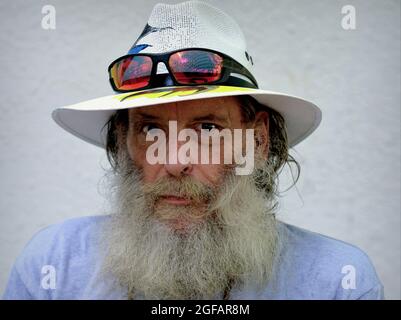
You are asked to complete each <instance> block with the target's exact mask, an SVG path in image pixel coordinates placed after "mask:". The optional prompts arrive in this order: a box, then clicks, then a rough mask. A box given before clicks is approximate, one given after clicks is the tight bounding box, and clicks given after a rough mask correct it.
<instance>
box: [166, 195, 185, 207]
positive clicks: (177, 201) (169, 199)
mask: <svg viewBox="0 0 401 320" xmlns="http://www.w3.org/2000/svg"><path fill="white" fill-rule="evenodd" d="M160 200H162V201H164V202H166V203H169V204H174V205H180V206H185V205H189V204H190V203H191V202H192V201H191V199H188V198H185V197H178V196H174V195H164V196H161V197H160Z"/></svg>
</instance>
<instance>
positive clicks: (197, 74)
mask: <svg viewBox="0 0 401 320" xmlns="http://www.w3.org/2000/svg"><path fill="white" fill-rule="evenodd" d="M169 66H170V69H171V72H172V73H173V76H174V78H175V79H176V81H177V82H178V83H180V84H205V83H211V82H215V81H217V80H219V79H220V78H221V72H222V68H223V58H222V57H221V56H220V55H218V54H216V53H212V52H207V51H201V50H188V51H180V52H176V53H174V54H172V55H171V56H170V59H169Z"/></svg>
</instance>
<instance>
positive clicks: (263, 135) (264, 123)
mask: <svg viewBox="0 0 401 320" xmlns="http://www.w3.org/2000/svg"><path fill="white" fill-rule="evenodd" d="M254 130H255V151H256V152H257V153H258V154H260V155H262V156H263V158H265V159H266V160H267V157H268V152H269V143H270V139H269V138H270V137H269V114H268V113H267V111H259V112H258V113H256V116H255V122H254Z"/></svg>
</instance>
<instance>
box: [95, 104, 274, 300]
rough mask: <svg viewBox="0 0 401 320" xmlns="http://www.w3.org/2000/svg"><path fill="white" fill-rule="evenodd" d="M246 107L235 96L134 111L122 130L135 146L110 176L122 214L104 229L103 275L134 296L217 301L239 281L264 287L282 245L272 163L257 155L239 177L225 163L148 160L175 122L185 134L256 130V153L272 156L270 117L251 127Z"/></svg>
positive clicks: (257, 120) (263, 116) (261, 117)
mask: <svg viewBox="0 0 401 320" xmlns="http://www.w3.org/2000/svg"><path fill="white" fill-rule="evenodd" d="M240 110H241V109H240V103H239V101H238V100H237V99H236V98H232V97H231V98H218V99H207V100H194V101H188V102H181V103H171V104H164V105H158V106H154V107H145V108H138V109H133V110H130V111H129V128H128V130H124V131H121V130H120V131H119V132H120V135H119V137H120V138H119V139H120V140H119V146H120V147H121V143H123V144H124V145H126V147H127V148H121V149H119V150H120V153H119V155H118V159H119V162H118V163H119V168H120V170H118V171H117V172H116V175H115V176H114V177H113V178H114V179H113V180H112V186H113V187H114V192H112V193H111V194H112V195H113V202H112V210H113V212H114V213H113V214H112V218H113V219H112V220H111V221H110V223H109V224H107V225H106V226H105V230H104V232H103V239H104V245H105V249H104V252H107V255H106V257H105V260H104V263H103V269H104V271H105V273H106V274H108V273H111V274H113V275H114V276H115V277H116V279H117V280H118V281H119V283H120V284H121V285H122V286H123V288H124V287H125V288H126V289H127V290H128V292H130V293H132V294H133V295H136V294H138V295H143V297H145V298H148V299H213V298H216V296H217V295H219V294H221V292H222V291H223V290H225V288H226V289H227V288H228V287H229V286H230V283H231V280H233V281H235V283H241V282H244V283H245V282H248V283H254V284H255V285H256V286H264V285H265V283H266V281H267V279H268V277H269V276H270V273H271V271H272V266H273V257H274V254H275V248H276V241H277V232H276V226H275V217H274V214H273V211H272V207H273V203H272V202H271V200H272V195H273V194H272V192H266V190H274V168H273V166H272V164H270V163H269V162H268V161H261V162H258V159H259V157H258V156H256V157H255V160H256V162H255V168H257V170H254V172H253V173H252V174H251V175H235V174H234V172H235V170H233V165H232V164H224V162H223V161H221V162H219V163H218V164H200V162H199V161H198V162H196V161H193V162H189V164H183V163H182V162H177V163H171V162H167V163H164V164H153V165H152V164H150V163H149V161H148V159H147V155H146V154H147V150H148V148H149V146H150V145H151V144H152V143H153V142H148V141H146V139H145V137H146V133H148V132H149V131H151V130H153V129H155V128H157V129H162V130H163V131H165V132H166V135H167V136H168V127H169V123H168V122H169V121H177V131H178V132H179V131H180V130H182V129H194V130H195V131H196V132H199V129H200V128H202V129H212V128H217V129H224V128H225V129H230V130H233V129H244V128H253V129H254V133H255V141H256V140H258V141H259V143H257V144H256V143H255V146H256V145H257V147H255V152H256V153H259V154H261V158H263V159H262V160H266V158H267V147H268V135H267V133H268V121H267V118H268V116H267V114H266V113H260V114H257V116H256V118H255V120H254V121H252V122H251V123H250V122H249V121H248V122H247V123H244V122H243V121H242V117H241V112H240ZM124 132H126V134H123V133H124ZM166 139H167V144H168V142H169V139H170V137H167V138H166ZM252 139H254V137H253V136H252ZM216 143H218V142H216ZM179 146H180V143H178V145H177V146H176V148H174V150H173V151H174V152H177V150H176V149H180V148H179ZM221 147H224V146H223V145H221ZM241 147H242V145H241ZM167 149H168V148H167ZM168 151H170V152H171V150H168ZM170 152H169V153H170ZM178 152H179V150H178ZM223 153H224V152H220V154H223ZM260 186H263V189H261V188H260ZM265 187H266V189H264V188H265ZM205 275H206V276H205Z"/></svg>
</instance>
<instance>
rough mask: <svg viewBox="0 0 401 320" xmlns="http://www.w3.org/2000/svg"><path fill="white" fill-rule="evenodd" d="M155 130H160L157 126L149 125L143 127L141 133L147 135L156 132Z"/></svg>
mask: <svg viewBox="0 0 401 320" xmlns="http://www.w3.org/2000/svg"><path fill="white" fill-rule="evenodd" d="M155 129H160V128H159V127H158V126H157V125H155V124H147V125H144V126H142V128H141V131H142V132H143V133H145V134H147V133H148V132H149V131H151V130H155ZM150 133H152V132H150Z"/></svg>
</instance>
